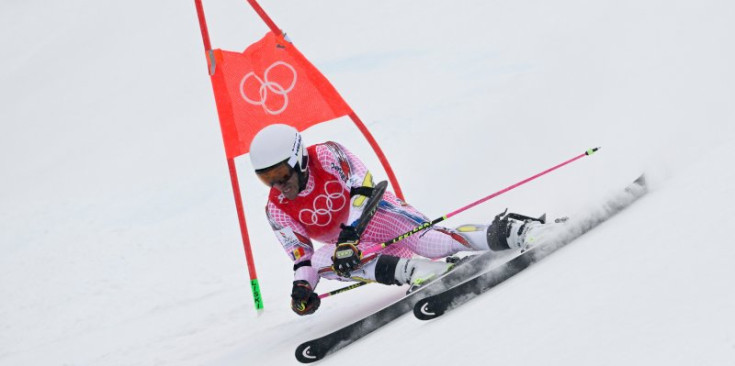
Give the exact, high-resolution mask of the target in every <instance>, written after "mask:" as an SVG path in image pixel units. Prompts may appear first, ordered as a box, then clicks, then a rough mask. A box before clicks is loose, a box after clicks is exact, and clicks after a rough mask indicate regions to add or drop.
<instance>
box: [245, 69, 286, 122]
mask: <svg viewBox="0 0 735 366" xmlns="http://www.w3.org/2000/svg"><path fill="white" fill-rule="evenodd" d="M277 66H281V67H285V68H286V69H288V70H289V71H291V74H292V75H293V77H292V80H291V83H290V84H288V87H284V86H283V85H281V84H280V83H278V82H276V81H273V80H271V79H270V78H269V77H268V74H269V73H270V72H271V70H273V69H274V68H275V67H277ZM250 78H255V80H256V81H257V82H258V83H259V84H260V87H259V88H258V95H259V96H260V99H258V100H255V99H252V98H250V97H248V96H247V94H246V93H245V83H246V82H247V81H248V80H249V79H250ZM296 79H297V74H296V69H294V67H293V66H291V65H289V64H288V63H286V62H283V61H276V62H274V63H273V64H271V65H270V66H268V68H267V69H265V73H263V78H262V79H261V78H260V77H259V76H258V75H256V74H255V72H253V71H251V72H249V73H247V74H245V76H244V77H243V78H242V80H241V81H240V96H242V99H244V100H245V101H246V102H248V103H250V104H252V105H259V106H262V107H263V110H264V111H265V112H266V113H268V114H271V115H277V114H281V113H283V111H285V110H286V107H288V93H289V92H291V90H293V88H294V87H295V86H296ZM268 92H271V93H273V94H276V95H280V96H283V106H281V108H278V109H271V108H270V107H268V105H267V104H266V102H267V101H268ZM251 95H252V94H251Z"/></svg>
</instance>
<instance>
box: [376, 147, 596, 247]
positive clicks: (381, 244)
mask: <svg viewBox="0 0 735 366" xmlns="http://www.w3.org/2000/svg"><path fill="white" fill-rule="evenodd" d="M599 149H600V148H599V147H595V148H592V149H589V150H587V151H585V152H584V153H582V154H580V155H577V156H575V157H573V158H571V159H569V160H567V161H565V162H563V163H561V164H558V165H555V166H553V167H551V168H549V169H546V170H544V171H543V172H541V173H538V174H536V175H534V176H532V177H529V178H526V179H524V180H522V181H520V182H518V183H515V184H513V185H510V186H508V187H506V188H503V189H501V190H499V191H497V192H495V193H493V194H491V195H489V196H486V197H484V198H481V199H479V200H477V201H475V202H472V203H470V204H469V205H467V206H464V207H462V208H460V209H457V210H454V211H452V212H450V213H448V214H446V215H444V216H442V217H439V218H437V219H434V220H432V221H430V222H425V223H423V224H421V225H419V226H417V227H415V228H414V229H413V230H411V231H409V232H407V233H405V234H402V235H400V236H397V237H395V238H393V239H391V240H389V241H386V242H384V243H380V244H376V245H373V246H372V247H370V248H367V249H365V250H364V251H363V252H362V254H363V256H364V257H363V258H365V257H367V256H368V255H370V254H373V253H375V252H377V251H379V250H381V249H383V248H385V247H387V246H389V245H391V244H394V243H397V242H399V241H401V240H403V239H405V238H407V237H409V236H411V235H413V234H416V233H418V232H420V231H422V230H425V229H428V228H430V227H432V226H434V225H436V224H438V223H440V222H442V221H444V220H446V219H448V218H450V217H452V216H455V215H457V214H458V213H460V212H464V211H467V210H469V209H470V208H472V207H475V206H477V205H479V204H481V203H483V202H486V201H488V200H490V199H492V198H495V197H497V196H500V195H501V194H503V193H506V192H508V191H510V190H512V189H515V188H517V187H519V186H522V185H524V184H526V183H528V182H530V181H532V180H534V179H536V178H538V177H541V176H543V175H546V174H548V173H550V172H552V171H554V170H556V169H559V168H561V167H563V166H565V165H567V164H570V163H573V162H575V161H577V160H579V159H581V158H583V157H585V156H589V155H592V154H594V153H595V152H597V150H599ZM371 257H372V256H371ZM365 259H368V260H369V259H372V258H365Z"/></svg>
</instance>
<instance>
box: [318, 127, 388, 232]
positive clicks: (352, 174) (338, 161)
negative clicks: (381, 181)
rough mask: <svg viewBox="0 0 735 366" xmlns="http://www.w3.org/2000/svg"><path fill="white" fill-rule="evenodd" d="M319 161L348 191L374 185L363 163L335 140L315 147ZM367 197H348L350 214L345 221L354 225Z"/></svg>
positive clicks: (357, 195) (358, 195) (371, 176)
mask: <svg viewBox="0 0 735 366" xmlns="http://www.w3.org/2000/svg"><path fill="white" fill-rule="evenodd" d="M317 155H318V157H317V158H318V159H319V163H321V165H322V166H323V167H324V168H325V169H326V170H327V171H328V172H330V173H332V174H333V175H334V176H336V177H338V178H339V179H340V182H341V183H342V185H343V186H344V187H345V189H347V190H348V191H349V190H351V189H352V188H358V187H370V188H372V187H374V186H375V182H374V180H373V175H372V174H371V173H370V171H369V170H368V169H367V167H365V164H364V163H363V162H362V161H361V160H360V159H359V158H358V157H357V156H356V155H354V154H353V153H351V152H350V151H349V150H347V149H346V148H345V147H344V146H342V145H340V144H338V143H336V142H331V141H330V142H326V143H324V144H323V145H321V146H319V147H318V148H317ZM366 201H367V197H366V196H363V195H360V194H356V195H354V196H353V197H352V198H351V199H350V214H349V216H348V219H347V223H348V224H350V225H354V224H355V221H357V220H358V219H359V218H360V215H361V214H362V211H363V208H364V207H365V202H366Z"/></svg>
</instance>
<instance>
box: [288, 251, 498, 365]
mask: <svg viewBox="0 0 735 366" xmlns="http://www.w3.org/2000/svg"><path fill="white" fill-rule="evenodd" d="M507 260H508V257H507V256H498V253H492V252H486V253H483V254H479V255H476V256H474V257H471V258H469V259H468V260H465V261H463V262H462V263H461V264H460V265H458V266H457V267H456V268H454V269H452V270H451V271H449V272H447V273H445V274H444V275H442V276H441V277H439V278H437V279H436V280H434V281H432V282H430V283H428V284H427V285H425V286H424V287H421V288H419V289H417V290H416V291H414V292H411V293H410V294H408V295H406V296H405V297H402V298H400V299H399V300H397V301H395V302H393V303H391V304H390V305H387V306H385V307H384V308H382V309H380V310H378V311H377V312H375V313H372V314H370V315H368V316H366V317H364V318H362V319H360V320H358V321H356V322H354V323H352V324H349V325H347V326H344V327H342V328H340V329H337V330H335V331H333V332H331V333H328V334H326V335H324V336H322V337H319V338H315V339H312V340H310V341H306V342H304V343H302V344H301V345H299V346H298V347H297V348H296V359H297V360H299V361H300V362H302V363H310V362H315V361H318V360H321V359H323V358H324V357H326V356H327V355H329V354H331V353H334V352H336V351H338V350H340V349H342V348H344V347H346V346H348V345H350V344H351V343H353V342H355V341H357V340H359V339H360V338H362V337H363V336H365V335H367V334H370V333H371V332H373V331H374V330H376V329H378V328H380V327H382V326H383V325H386V324H388V323H390V322H391V321H393V320H395V319H396V318H398V317H400V316H402V315H404V314H406V313H408V312H410V311H411V309H413V307H414V305H415V304H416V302H418V301H419V300H420V299H422V298H424V297H426V296H430V295H433V294H437V293H440V292H442V291H444V290H446V289H448V288H451V287H452V286H455V285H457V284H459V283H462V282H463V281H464V280H466V279H467V278H471V277H473V276H475V275H477V274H479V273H482V272H483V271H484V270H485V268H487V267H489V266H493V265H495V264H497V263H499V262H505V261H507Z"/></svg>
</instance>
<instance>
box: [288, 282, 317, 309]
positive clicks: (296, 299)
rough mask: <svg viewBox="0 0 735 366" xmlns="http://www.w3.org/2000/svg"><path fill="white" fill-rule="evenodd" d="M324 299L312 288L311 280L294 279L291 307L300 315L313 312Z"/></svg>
mask: <svg viewBox="0 0 735 366" xmlns="http://www.w3.org/2000/svg"><path fill="white" fill-rule="evenodd" d="M321 303H322V299H320V298H319V296H318V295H317V294H315V293H314V290H313V289H312V288H311V285H310V284H309V282H306V281H304V280H298V281H293V290H291V309H293V311H294V312H295V313H296V314H299V315H309V314H313V313H314V312H315V311H316V310H317V309H319V305H321Z"/></svg>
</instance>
